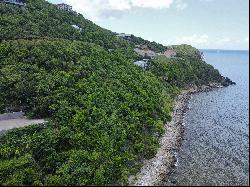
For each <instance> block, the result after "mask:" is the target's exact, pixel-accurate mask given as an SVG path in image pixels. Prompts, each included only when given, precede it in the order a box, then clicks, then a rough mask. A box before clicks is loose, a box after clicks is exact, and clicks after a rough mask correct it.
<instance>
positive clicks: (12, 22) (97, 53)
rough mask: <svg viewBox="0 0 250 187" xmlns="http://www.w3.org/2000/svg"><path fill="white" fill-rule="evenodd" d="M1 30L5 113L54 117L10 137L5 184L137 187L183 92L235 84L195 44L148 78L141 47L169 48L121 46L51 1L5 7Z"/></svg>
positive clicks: (0, 141)
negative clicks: (132, 181)
mask: <svg viewBox="0 0 250 187" xmlns="http://www.w3.org/2000/svg"><path fill="white" fill-rule="evenodd" d="M72 25H78V26H79V27H81V28H82V31H80V30H77V29H75V28H73V27H72ZM0 31H1V32H0V41H1V43H0V112H1V113H3V112H6V111H7V112H8V111H9V112H11V111H20V110H22V111H25V112H26V114H27V115H28V116H29V117H31V118H33V117H41V118H46V119H49V122H48V123H46V124H43V125H33V126H29V127H25V128H21V129H14V130H11V131H10V132H8V133H7V134H5V135H3V136H1V137H0V185H120V184H127V182H128V181H127V180H128V177H129V175H131V174H134V173H136V172H137V171H138V169H139V168H140V166H141V161H142V160H143V159H149V158H151V157H153V156H154V155H155V153H156V150H157V147H158V146H159V143H158V140H159V137H160V136H161V134H162V133H164V124H165V122H166V121H169V120H170V112H171V110H172V105H173V100H174V98H175V97H176V96H177V94H178V93H179V92H180V90H182V89H183V88H185V87H188V86H190V85H193V84H196V85H204V84H209V83H214V82H215V83H218V84H219V83H225V82H226V79H225V78H224V77H222V76H221V75H220V74H219V72H218V71H217V70H215V69H214V68H213V67H212V66H210V65H208V64H206V63H205V62H204V61H203V60H202V58H201V56H200V55H199V52H198V50H197V49H195V48H193V47H191V46H188V45H182V46H174V48H175V50H176V51H177V56H178V58H176V59H168V58H165V57H158V58H156V59H154V60H152V61H150V66H149V67H148V69H147V70H144V69H142V68H140V67H138V66H136V65H134V63H133V62H134V61H135V60H136V59H138V55H137V54H136V53H134V52H133V48H134V46H135V45H138V44H139V45H143V44H144V45H145V44H147V45H149V46H150V48H153V49H155V50H159V51H160V50H162V49H166V48H167V47H165V46H162V45H160V44H157V43H151V42H149V41H146V40H143V39H140V38H137V37H135V38H133V40H131V41H128V40H124V39H120V38H118V37H116V36H115V35H114V34H113V33H112V32H111V31H108V30H105V29H103V28H101V27H99V26H97V25H95V24H94V23H92V22H91V21H89V20H86V19H85V18H84V17H83V16H82V15H80V14H77V13H67V12H64V11H62V10H58V9H57V8H56V7H55V6H54V5H51V4H50V3H48V2H46V1H44V0H28V1H27V6H26V8H25V9H20V8H18V7H15V6H12V5H5V4H0ZM108 49H114V50H113V51H108Z"/></svg>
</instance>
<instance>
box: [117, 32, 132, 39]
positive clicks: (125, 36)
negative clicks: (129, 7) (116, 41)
mask: <svg viewBox="0 0 250 187" xmlns="http://www.w3.org/2000/svg"><path fill="white" fill-rule="evenodd" d="M116 36H117V37H121V38H123V39H131V37H132V34H125V33H116Z"/></svg>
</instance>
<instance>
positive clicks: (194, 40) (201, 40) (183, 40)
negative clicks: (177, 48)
mask: <svg viewBox="0 0 250 187" xmlns="http://www.w3.org/2000/svg"><path fill="white" fill-rule="evenodd" d="M174 43H175V44H190V45H193V46H204V45H207V44H208V35H207V34H202V35H198V34H193V35H190V36H181V37H178V38H176V39H175V41H174Z"/></svg>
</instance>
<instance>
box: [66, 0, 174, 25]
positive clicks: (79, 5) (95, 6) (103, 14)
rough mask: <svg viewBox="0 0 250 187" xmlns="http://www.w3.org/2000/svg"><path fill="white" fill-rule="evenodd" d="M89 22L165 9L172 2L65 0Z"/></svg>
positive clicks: (165, 0) (162, 0)
mask: <svg viewBox="0 0 250 187" xmlns="http://www.w3.org/2000/svg"><path fill="white" fill-rule="evenodd" d="M65 2H66V3H68V4H70V5H72V6H73V9H74V10H76V11H77V12H80V13H82V14H84V15H85V16H87V18H89V19H91V20H94V21H96V20H98V19H100V18H110V17H119V16H121V15H122V14H124V13H125V12H127V11H131V10H134V9H136V8H151V9H166V8H169V7H170V6H171V4H173V2H174V0H65Z"/></svg>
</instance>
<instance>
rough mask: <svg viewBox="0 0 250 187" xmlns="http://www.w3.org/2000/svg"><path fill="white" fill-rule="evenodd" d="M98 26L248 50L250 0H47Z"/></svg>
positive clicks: (160, 39)
mask: <svg viewBox="0 0 250 187" xmlns="http://www.w3.org/2000/svg"><path fill="white" fill-rule="evenodd" d="M48 1H49V2H51V3H61V2H64V3H67V4H70V5H72V6H73V9H74V10H75V11H77V12H79V13H81V14H83V15H84V16H85V17H86V18H87V19H90V20H91V21H93V22H95V23H96V24H98V25H99V26H101V27H103V28H106V29H109V30H112V31H114V32H123V33H127V34H134V35H136V36H140V37H142V38H144V39H147V40H150V41H156V42H158V43H161V44H164V45H173V44H184V43H185V44H190V45H192V46H194V47H196V48H199V49H227V50H249V0H48Z"/></svg>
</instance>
